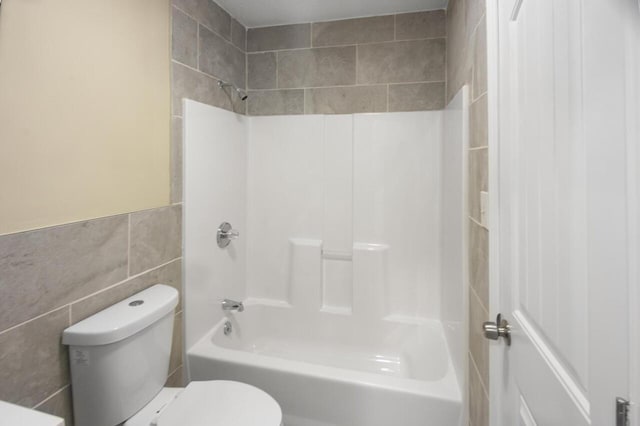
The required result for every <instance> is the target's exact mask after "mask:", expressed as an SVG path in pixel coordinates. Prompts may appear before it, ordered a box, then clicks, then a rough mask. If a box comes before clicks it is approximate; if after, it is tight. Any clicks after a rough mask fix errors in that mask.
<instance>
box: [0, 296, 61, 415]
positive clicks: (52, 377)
mask: <svg viewBox="0 0 640 426" xmlns="http://www.w3.org/2000/svg"><path fill="white" fill-rule="evenodd" d="M68 326H69V308H68V307H64V308H62V309H58V310H57V311H54V312H51V313H49V314H47V315H45V316H42V317H39V318H37V319H35V320H33V321H30V322H27V323H25V324H22V325H20V326H18V327H16V328H13V329H11V330H8V331H5V332H3V333H0V348H2V350H1V351H0V400H4V401H8V402H13V403H16V404H19V405H23V406H26V407H33V406H34V405H36V404H38V403H40V402H41V401H43V400H44V399H45V398H46V397H48V396H49V395H51V394H53V393H54V392H56V391H57V390H59V389H61V388H62V387H64V386H65V385H67V384H68V383H69V365H68V364H69V361H68V356H67V348H66V347H64V346H62V343H61V338H60V337H61V335H62V331H63V330H64V329H65V328H67V327H68Z"/></svg>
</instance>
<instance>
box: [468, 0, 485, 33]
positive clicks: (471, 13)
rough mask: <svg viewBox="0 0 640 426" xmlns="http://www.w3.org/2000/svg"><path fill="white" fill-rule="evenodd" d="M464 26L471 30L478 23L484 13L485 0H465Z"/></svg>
mask: <svg viewBox="0 0 640 426" xmlns="http://www.w3.org/2000/svg"><path fill="white" fill-rule="evenodd" d="M465 6H466V8H467V11H466V14H465V15H466V24H465V25H466V28H468V29H469V30H470V31H473V30H474V29H475V28H476V27H477V26H478V24H479V23H480V18H482V16H483V15H484V13H485V9H486V0H466V2H465Z"/></svg>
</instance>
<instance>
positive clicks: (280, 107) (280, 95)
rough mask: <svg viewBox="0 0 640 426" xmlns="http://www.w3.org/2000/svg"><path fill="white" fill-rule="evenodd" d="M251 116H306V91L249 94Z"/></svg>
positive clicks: (268, 91)
mask: <svg viewBox="0 0 640 426" xmlns="http://www.w3.org/2000/svg"><path fill="white" fill-rule="evenodd" d="M248 101H249V104H248V110H247V113H248V114H249V115H282V114H304V90H264V91H251V92H249V99H248Z"/></svg>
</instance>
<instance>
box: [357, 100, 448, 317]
mask: <svg viewBox="0 0 640 426" xmlns="http://www.w3.org/2000/svg"><path fill="white" fill-rule="evenodd" d="M441 137H442V114H441V113H440V112H438V111H432V112H410V113H385V114H361V115H356V116H355V117H354V241H355V243H373V244H387V245H388V246H389V253H388V261H389V266H388V268H389V270H388V274H389V279H388V288H387V291H386V294H387V297H388V307H389V312H388V313H389V314H393V315H396V316H408V317H427V318H439V308H440V290H439V287H440V284H439V262H440V260H439V250H440V242H439V240H440V231H439V228H440V224H439V216H440V208H439V204H440V167H439V163H440V145H441ZM357 270H358V266H357V265H354V275H357V274H358V272H357ZM354 291H355V290H354ZM356 294H357V293H356ZM354 299H355V300H354V303H355V304H357V303H358V300H357V296H355V297H354Z"/></svg>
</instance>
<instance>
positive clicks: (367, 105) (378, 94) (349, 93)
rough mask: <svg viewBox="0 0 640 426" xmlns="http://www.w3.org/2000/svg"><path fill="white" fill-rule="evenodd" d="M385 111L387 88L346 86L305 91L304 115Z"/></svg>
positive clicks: (381, 86)
mask: <svg viewBox="0 0 640 426" xmlns="http://www.w3.org/2000/svg"><path fill="white" fill-rule="evenodd" d="M386 110H387V86H385V85H379V86H351V87H349V86H347V87H327V88H319V89H307V90H306V92H305V113H307V114H352V113H358V112H384V111H386Z"/></svg>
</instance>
